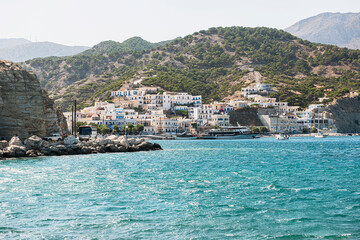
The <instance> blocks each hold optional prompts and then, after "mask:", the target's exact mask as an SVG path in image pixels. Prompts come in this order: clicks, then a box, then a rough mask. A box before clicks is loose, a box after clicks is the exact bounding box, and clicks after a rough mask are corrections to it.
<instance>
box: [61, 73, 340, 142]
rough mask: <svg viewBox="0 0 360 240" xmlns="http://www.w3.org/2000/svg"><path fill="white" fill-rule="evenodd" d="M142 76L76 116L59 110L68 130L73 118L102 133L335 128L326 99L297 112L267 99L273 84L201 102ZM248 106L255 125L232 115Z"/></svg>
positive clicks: (328, 130)
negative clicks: (253, 113) (150, 83)
mask: <svg viewBox="0 0 360 240" xmlns="http://www.w3.org/2000/svg"><path fill="white" fill-rule="evenodd" d="M142 80H143V78H139V79H137V80H133V81H129V82H127V83H126V84H124V85H123V86H122V87H121V88H120V89H118V90H117V91H112V92H111V97H112V100H111V101H105V102H95V105H94V106H91V107H86V108H84V109H81V110H79V111H76V118H75V116H74V114H73V113H71V112H66V113H64V115H65V117H66V119H67V122H68V125H69V128H70V129H71V128H72V126H73V124H72V122H73V120H74V119H73V118H75V119H76V122H80V123H81V124H91V125H97V126H102V127H103V129H105V130H104V133H106V132H111V131H113V130H114V131H115V132H119V131H120V132H121V131H123V132H126V131H129V132H131V133H134V132H138V133H139V132H141V134H143V135H154V134H167V135H173V134H178V133H190V134H202V133H206V132H207V131H209V130H210V129H228V128H234V127H246V128H247V129H248V131H252V132H255V133H256V132H262V133H264V132H269V133H277V132H279V133H309V132H316V131H319V130H321V131H324V132H336V131H337V129H336V126H335V124H334V121H333V119H332V116H331V114H330V113H329V111H328V109H327V107H326V105H325V104H323V103H322V101H324V100H325V98H321V99H319V103H318V104H311V105H309V106H308V107H307V108H306V109H302V110H300V109H299V107H298V106H289V104H288V103H287V102H281V101H279V100H278V99H276V98H272V97H269V95H270V93H273V92H274V91H275V90H274V88H273V86H272V85H271V84H265V83H262V82H259V81H256V82H253V83H252V84H250V85H249V86H247V87H245V88H243V89H241V91H238V92H236V93H235V94H234V95H232V96H231V97H228V98H226V99H225V100H224V101H222V102H217V101H215V102H212V103H209V104H203V103H202V96H200V95H197V96H194V95H191V94H189V93H186V92H167V91H165V90H163V89H161V88H160V87H154V86H145V85H143V84H142V83H141V82H142ZM251 108H256V112H257V116H256V117H255V118H257V119H256V121H253V122H258V124H257V125H254V124H246V123H245V124H244V121H242V119H238V118H236V114H232V113H234V112H235V113H236V112H244V111H245V112H246V111H247V110H248V109H251ZM245 114H246V113H245ZM232 118H233V119H232ZM260 122H261V124H259V123H260ZM231 123H232V124H231Z"/></svg>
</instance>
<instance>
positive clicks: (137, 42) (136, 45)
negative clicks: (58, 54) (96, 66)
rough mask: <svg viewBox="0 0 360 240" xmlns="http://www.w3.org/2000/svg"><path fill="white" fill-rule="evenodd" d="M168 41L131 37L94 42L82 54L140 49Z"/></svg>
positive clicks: (154, 46)
mask: <svg viewBox="0 0 360 240" xmlns="http://www.w3.org/2000/svg"><path fill="white" fill-rule="evenodd" d="M169 42H171V40H170V41H163V42H158V43H151V42H148V41H146V40H144V39H142V38H141V37H132V38H129V39H127V40H125V41H124V42H122V43H119V42H115V41H111V40H110V41H104V42H101V43H99V44H96V45H95V46H94V47H92V48H91V49H89V50H86V51H84V52H83V53H82V54H85V55H96V54H105V53H112V52H119V51H141V50H147V49H152V48H156V47H158V46H161V45H165V44H167V43H169Z"/></svg>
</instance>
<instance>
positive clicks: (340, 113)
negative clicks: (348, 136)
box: [328, 95, 360, 133]
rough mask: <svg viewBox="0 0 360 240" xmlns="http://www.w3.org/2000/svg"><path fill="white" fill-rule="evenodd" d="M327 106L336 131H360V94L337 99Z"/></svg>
mask: <svg viewBox="0 0 360 240" xmlns="http://www.w3.org/2000/svg"><path fill="white" fill-rule="evenodd" d="M328 107H329V111H330V112H331V114H332V117H333V119H334V123H335V126H336V128H337V130H338V132H340V133H360V95H356V96H352V97H345V98H341V99H338V100H336V101H335V102H334V103H332V104H330V105H329V106H328Z"/></svg>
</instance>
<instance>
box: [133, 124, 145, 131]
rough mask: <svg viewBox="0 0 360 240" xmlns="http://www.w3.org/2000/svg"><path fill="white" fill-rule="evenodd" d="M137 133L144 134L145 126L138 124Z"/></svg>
mask: <svg viewBox="0 0 360 240" xmlns="http://www.w3.org/2000/svg"><path fill="white" fill-rule="evenodd" d="M134 130H135V132H138V133H140V132H142V131H144V125H142V124H137V125H136V126H135V129H134Z"/></svg>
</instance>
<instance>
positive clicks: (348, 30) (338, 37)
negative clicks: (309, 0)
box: [285, 13, 360, 49]
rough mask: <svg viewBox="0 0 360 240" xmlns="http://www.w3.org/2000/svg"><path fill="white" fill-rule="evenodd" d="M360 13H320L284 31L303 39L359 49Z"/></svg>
mask: <svg viewBox="0 0 360 240" xmlns="http://www.w3.org/2000/svg"><path fill="white" fill-rule="evenodd" d="M359 26H360V13H322V14H319V15H316V16H314V17H310V18H307V19H304V20H301V21H299V22H297V23H295V24H294V25H292V26H290V27H288V28H286V29H285V31H287V32H289V33H291V34H293V35H295V36H297V37H299V38H302V39H305V40H309V41H311V42H317V43H325V44H333V45H337V46H340V47H348V48H352V49H360V28H359Z"/></svg>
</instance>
